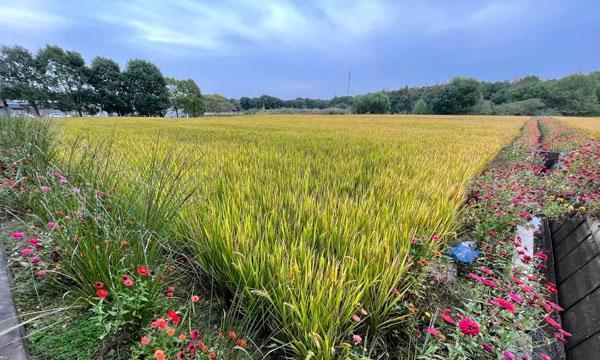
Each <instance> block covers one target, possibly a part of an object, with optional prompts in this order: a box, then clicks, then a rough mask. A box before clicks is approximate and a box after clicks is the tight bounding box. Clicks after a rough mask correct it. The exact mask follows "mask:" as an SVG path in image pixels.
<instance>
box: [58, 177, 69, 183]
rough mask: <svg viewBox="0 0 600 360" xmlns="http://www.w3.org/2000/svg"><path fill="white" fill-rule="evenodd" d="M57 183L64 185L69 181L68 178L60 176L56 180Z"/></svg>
mask: <svg viewBox="0 0 600 360" xmlns="http://www.w3.org/2000/svg"><path fill="white" fill-rule="evenodd" d="M58 182H59V184H61V185H64V184H66V183H68V182H69V180H67V179H65V178H60V180H58Z"/></svg>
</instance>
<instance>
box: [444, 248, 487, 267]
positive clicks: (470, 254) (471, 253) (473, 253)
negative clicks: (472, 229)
mask: <svg viewBox="0 0 600 360" xmlns="http://www.w3.org/2000/svg"><path fill="white" fill-rule="evenodd" d="M448 253H449V255H450V256H451V257H452V258H453V259H454V260H456V261H460V262H461V263H464V264H472V263H473V261H475V260H476V259H477V257H478V256H479V254H481V251H479V250H473V249H471V248H470V247H468V246H466V245H464V244H462V243H461V244H458V245H456V246H454V247H452V248H450V249H449V250H448Z"/></svg>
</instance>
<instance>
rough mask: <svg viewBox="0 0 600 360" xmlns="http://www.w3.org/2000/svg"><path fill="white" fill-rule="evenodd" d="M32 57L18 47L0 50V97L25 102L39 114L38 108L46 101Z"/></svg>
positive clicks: (37, 69) (40, 78) (45, 94)
mask: <svg viewBox="0 0 600 360" xmlns="http://www.w3.org/2000/svg"><path fill="white" fill-rule="evenodd" d="M36 65H37V64H36V61H35V58H34V57H33V55H32V54H31V53H30V52H29V51H28V50H27V49H25V48H23V47H20V46H14V47H6V46H3V47H2V48H1V49H0V97H1V98H3V99H11V100H27V102H29V104H30V105H31V106H32V107H33V108H34V110H35V112H36V114H38V115H39V114H40V112H39V107H40V106H41V105H42V104H43V103H44V102H45V101H46V100H47V98H48V96H47V93H46V91H44V86H43V83H42V81H41V80H42V75H41V73H40V71H39V68H38V67H37V66H36Z"/></svg>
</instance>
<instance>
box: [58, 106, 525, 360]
mask: <svg viewBox="0 0 600 360" xmlns="http://www.w3.org/2000/svg"><path fill="white" fill-rule="evenodd" d="M525 119H526V118H521V117H485V116H468V117H452V116H293V115H290V116H285V115H283V116H282V115H272V116H243V117H223V118H202V119H180V120H176V119H163V118H160V119H159V118H77V119H63V120H61V121H60V124H61V132H62V138H63V141H64V143H65V146H66V147H65V148H66V149H67V148H69V144H70V143H72V142H74V141H75V139H77V138H78V137H82V136H83V137H86V139H87V141H91V142H102V141H105V140H109V141H111V142H113V143H114V148H113V151H115V152H117V153H118V154H119V155H120V156H122V157H123V158H124V159H126V161H125V162H118V165H114V166H119V167H120V171H122V172H125V173H126V176H124V178H123V179H119V181H121V182H122V184H124V185H123V186H127V185H126V184H127V183H128V182H132V181H135V179H136V177H137V175H138V174H139V171H140V169H141V168H142V167H143V166H142V165H143V164H146V163H147V162H148V161H149V159H148V154H149V152H148V151H146V149H162V151H176V152H178V153H180V154H185V155H186V156H188V157H192V158H193V160H194V161H195V162H194V164H195V165H194V168H193V169H192V170H187V171H186V173H185V176H186V177H188V179H189V180H188V181H189V183H193V184H194V185H197V188H198V191H197V194H196V195H195V196H194V198H193V199H192V201H191V202H189V203H188V205H187V206H186V208H185V209H184V210H183V211H181V216H180V218H179V219H177V220H176V221H177V222H178V223H177V226H178V229H180V234H181V239H178V240H177V244H173V246H177V247H180V246H184V247H185V249H186V251H189V252H190V255H191V257H192V258H193V259H194V261H195V262H196V263H197V265H198V267H199V268H200V269H202V270H203V271H204V272H205V273H206V274H209V275H210V276H212V278H213V279H214V280H215V281H216V282H217V283H218V284H219V285H220V286H222V287H223V288H225V289H227V290H228V291H230V292H231V293H232V294H236V295H238V296H239V297H240V298H241V301H242V304H244V305H245V307H246V310H247V312H248V313H247V316H252V317H256V318H257V319H259V318H261V319H262V320H264V321H265V324H266V326H268V327H269V329H270V330H271V332H272V333H275V335H276V336H277V337H278V338H279V339H281V340H282V342H283V343H285V344H286V346H288V347H289V348H290V349H291V350H292V351H293V352H294V353H295V354H296V355H297V356H298V357H302V358H306V357H307V356H310V355H311V354H312V355H316V356H317V358H320V359H329V358H334V357H337V356H339V355H340V353H343V351H344V346H343V345H342V343H343V342H344V341H347V340H348V338H347V337H348V334H350V333H351V332H352V330H353V329H355V328H356V327H358V326H360V327H364V328H367V329H368V332H369V333H370V334H372V335H374V336H376V335H378V334H382V333H384V331H385V329H386V328H388V327H389V326H391V325H392V324H395V323H397V322H398V321H399V320H400V318H399V316H400V315H398V314H397V312H396V311H395V309H396V307H395V304H396V302H397V301H399V300H400V299H401V296H398V294H402V293H403V291H404V290H406V289H407V287H409V286H410V283H411V272H410V271H411V266H412V265H413V261H412V258H413V256H414V255H415V251H416V252H418V251H432V250H433V249H436V248H437V247H438V246H439V242H437V241H435V239H437V236H440V237H442V238H444V237H445V236H447V235H448V234H451V233H452V231H453V230H455V229H456V225H457V223H456V220H457V215H458V213H459V210H460V208H461V205H462V203H463V201H464V197H465V192H466V189H467V186H468V183H469V181H470V180H471V179H472V178H473V177H474V176H475V175H476V174H478V173H479V172H480V171H482V170H483V168H484V167H485V166H486V164H487V163H488V162H489V161H490V160H491V159H492V158H493V157H494V156H495V155H496V154H497V153H498V151H500V150H501V148H502V147H503V146H504V145H506V144H507V143H508V142H510V141H511V140H512V139H513V138H514V137H515V136H516V135H517V134H518V132H519V129H520V128H521V127H522V126H523V124H524V121H525ZM156 144H161V145H160V146H156ZM415 238H417V239H419V241H417V244H420V245H413V239H415ZM182 239H183V240H182ZM432 239H433V240H432ZM174 242H175V240H174ZM361 309H363V310H364V311H361ZM353 315H356V316H355V317H353ZM357 317H358V319H357ZM353 318H354V320H353Z"/></svg>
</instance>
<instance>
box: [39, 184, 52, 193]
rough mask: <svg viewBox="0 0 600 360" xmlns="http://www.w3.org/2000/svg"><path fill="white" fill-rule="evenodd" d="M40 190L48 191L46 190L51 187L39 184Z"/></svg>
mask: <svg viewBox="0 0 600 360" xmlns="http://www.w3.org/2000/svg"><path fill="white" fill-rule="evenodd" d="M40 190H41V191H42V192H48V191H50V190H52V188H51V187H50V186H45V185H42V186H40Z"/></svg>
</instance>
